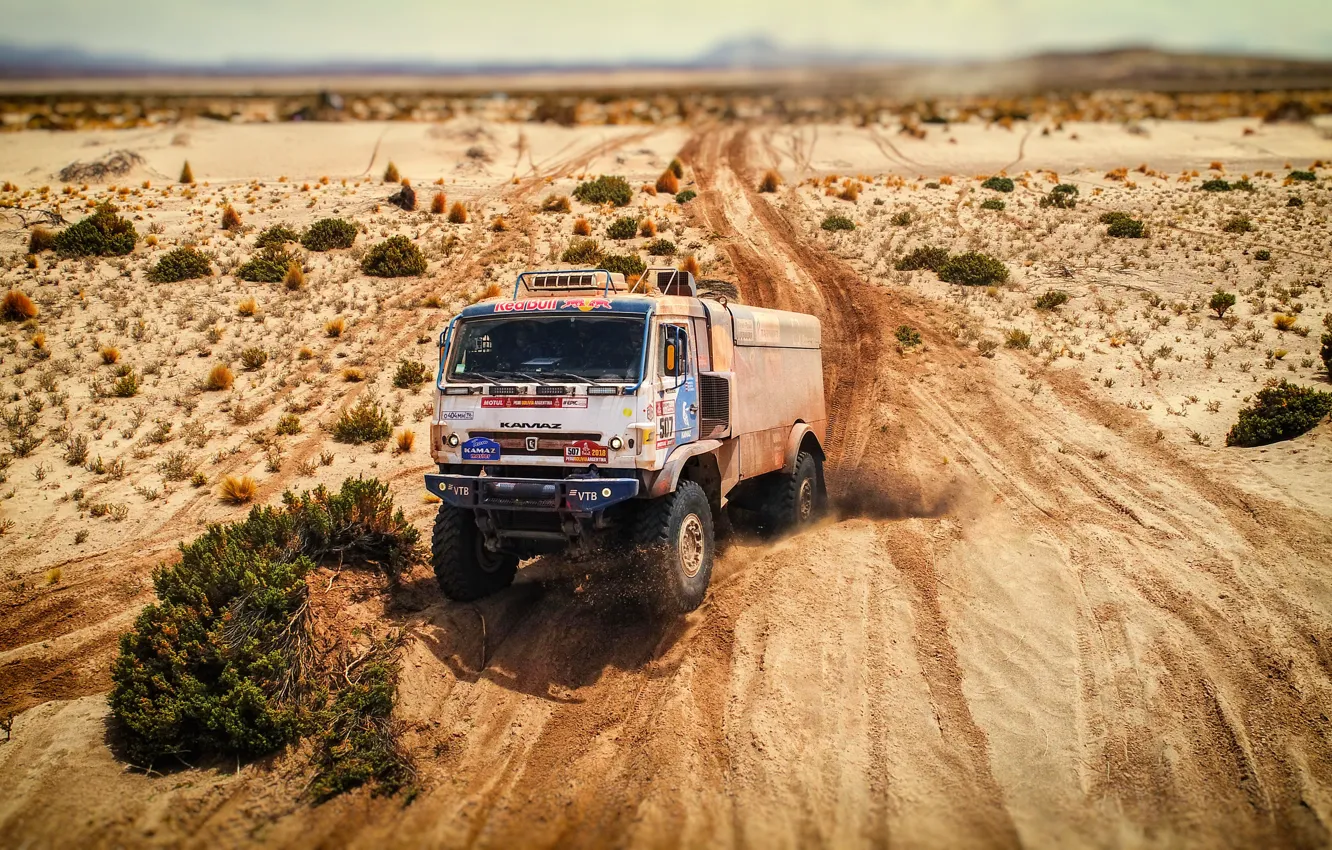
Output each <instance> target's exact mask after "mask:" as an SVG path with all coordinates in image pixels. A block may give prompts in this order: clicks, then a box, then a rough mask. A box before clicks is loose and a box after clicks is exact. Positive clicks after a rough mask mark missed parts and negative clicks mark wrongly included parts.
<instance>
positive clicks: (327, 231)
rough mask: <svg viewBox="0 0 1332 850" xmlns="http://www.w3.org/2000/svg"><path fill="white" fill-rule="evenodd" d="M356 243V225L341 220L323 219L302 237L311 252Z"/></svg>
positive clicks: (329, 249) (348, 246) (303, 243)
mask: <svg viewBox="0 0 1332 850" xmlns="http://www.w3.org/2000/svg"><path fill="white" fill-rule="evenodd" d="M355 242H356V225H354V224H352V223H351V222H350V221H346V220H345V219H341V218H321V219H320V220H319V221H316V222H315V223H314V224H312V225H310V227H309V228H307V229H306V231H305V233H304V234H302V235H301V244H302V245H304V246H305V247H306V248H308V249H309V250H311V251H332V250H333V249H334V248H350V247H351V246H352V244H353V243H355ZM387 276H389V277H392V276H393V275H387Z"/></svg>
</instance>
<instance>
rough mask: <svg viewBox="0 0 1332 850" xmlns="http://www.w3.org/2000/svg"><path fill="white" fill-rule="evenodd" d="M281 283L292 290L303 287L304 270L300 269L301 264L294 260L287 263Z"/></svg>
mask: <svg viewBox="0 0 1332 850" xmlns="http://www.w3.org/2000/svg"><path fill="white" fill-rule="evenodd" d="M282 284H283V285H284V286H286V287H287V289H290V290H292V291H293V292H294V291H296V290H297V289H303V288H304V287H305V272H303V271H301V264H300V263H298V262H297V261H296V260H292V261H291V262H290V263H287V274H286V277H284V278H282Z"/></svg>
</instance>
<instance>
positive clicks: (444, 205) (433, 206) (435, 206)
mask: <svg viewBox="0 0 1332 850" xmlns="http://www.w3.org/2000/svg"><path fill="white" fill-rule="evenodd" d="M448 206H449V201H448V198H445V197H444V193H443V192H436V193H435V197H433V198H431V199H430V212H432V213H434V214H435V215H443V214H444V211H445V210H446V209H448Z"/></svg>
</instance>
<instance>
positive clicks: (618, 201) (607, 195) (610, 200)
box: [573, 174, 634, 207]
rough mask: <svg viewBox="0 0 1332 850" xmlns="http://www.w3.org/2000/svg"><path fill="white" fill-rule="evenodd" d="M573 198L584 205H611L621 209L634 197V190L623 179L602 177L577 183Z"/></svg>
mask: <svg viewBox="0 0 1332 850" xmlns="http://www.w3.org/2000/svg"><path fill="white" fill-rule="evenodd" d="M573 196H574V197H575V198H577V199H578V200H580V201H582V202H583V203H585V204H611V205H612V206H617V207H622V206H624V205H625V204H628V203H629V202H630V201H631V200H633V197H634V190H633V188H632V187H630V185H629V181H628V180H625V179H624V178H623V177H614V176H607V175H604V174H603V175H602V176H600V177H598V178H597V179H596V180H589V181H588V182H586V183H579V184H578V188H576V189H574V192H573Z"/></svg>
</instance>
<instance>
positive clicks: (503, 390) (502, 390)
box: [490, 384, 522, 395]
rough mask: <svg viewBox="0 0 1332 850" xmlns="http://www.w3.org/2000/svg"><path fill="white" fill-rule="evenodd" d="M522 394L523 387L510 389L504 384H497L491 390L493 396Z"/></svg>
mask: <svg viewBox="0 0 1332 850" xmlns="http://www.w3.org/2000/svg"><path fill="white" fill-rule="evenodd" d="M520 392H522V388H521V387H510V386H507V385H504V384H496V385H495V386H492V387H491V388H490V394H491V395H518V394H519V393H520Z"/></svg>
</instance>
